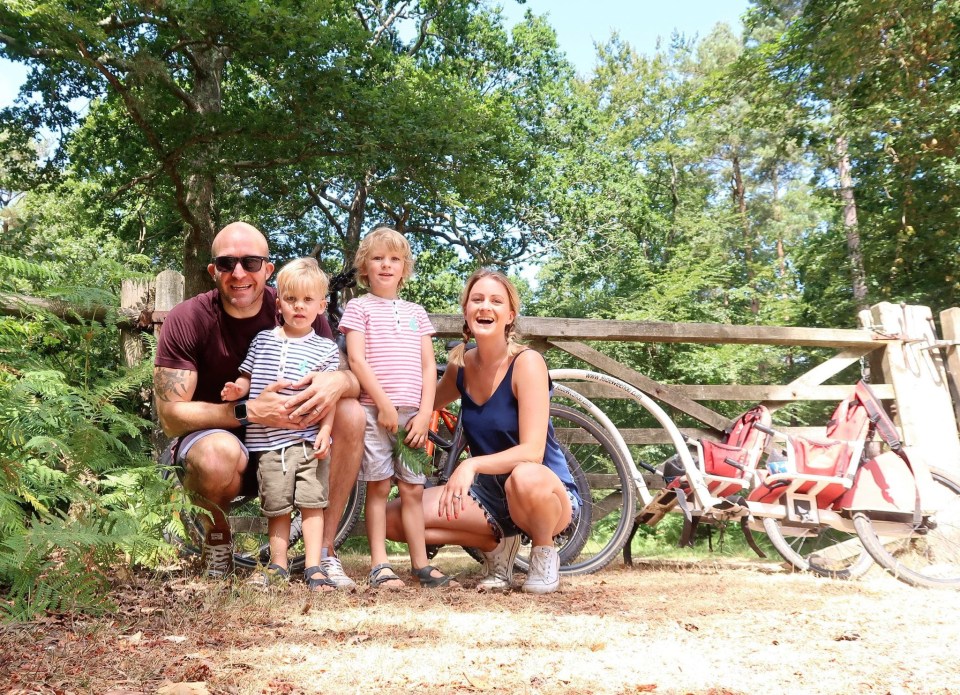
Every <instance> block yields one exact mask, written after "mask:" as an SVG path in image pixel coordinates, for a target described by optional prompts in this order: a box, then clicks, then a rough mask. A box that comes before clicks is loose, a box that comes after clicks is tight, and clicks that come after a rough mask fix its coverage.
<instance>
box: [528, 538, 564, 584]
mask: <svg viewBox="0 0 960 695" xmlns="http://www.w3.org/2000/svg"><path fill="white" fill-rule="evenodd" d="M559 588H560V554H559V553H558V552H557V549H556V548H555V547H553V546H552V545H535V546H534V547H533V550H532V551H530V571H529V572H528V573H527V581H525V582H524V583H523V586H521V587H520V590H521V591H523V592H524V593H527V594H549V593H551V592H553V591H556V590H557V589H559Z"/></svg>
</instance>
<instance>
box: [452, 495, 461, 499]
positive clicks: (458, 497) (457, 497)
mask: <svg viewBox="0 0 960 695" xmlns="http://www.w3.org/2000/svg"><path fill="white" fill-rule="evenodd" d="M461 497H463V495H454V496H453V499H455V500H458V499H460V498H461Z"/></svg>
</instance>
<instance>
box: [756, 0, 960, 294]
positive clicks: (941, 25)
mask: <svg viewBox="0 0 960 695" xmlns="http://www.w3.org/2000/svg"><path fill="white" fill-rule="evenodd" d="M757 6H758V7H757V10H756V12H755V13H754V14H753V17H752V20H751V26H752V27H758V26H762V25H764V24H767V25H772V24H776V23H778V22H779V23H780V26H782V27H783V29H782V31H781V32H780V33H779V35H778V36H776V37H775V39H774V40H772V41H765V42H760V43H758V44H757V45H756V46H755V48H754V49H753V51H752V52H751V53H752V56H751V59H756V60H757V61H758V62H756V63H754V67H756V66H758V65H762V66H763V67H764V71H765V73H766V74H767V75H768V78H769V79H768V83H769V84H770V85H775V86H776V88H778V89H779V90H781V94H783V95H784V96H785V98H786V99H787V100H789V101H791V102H792V103H795V104H798V105H803V106H804V108H806V109H807V111H808V124H809V125H808V132H809V133H810V134H811V137H810V139H809V140H808V144H809V146H810V147H811V151H812V152H815V153H816V157H817V159H818V160H819V168H820V170H821V171H822V172H823V173H824V176H823V178H822V180H821V184H822V187H823V189H824V190H825V191H826V190H829V191H830V192H831V195H832V196H833V197H834V200H835V205H837V207H838V209H842V210H843V212H844V215H843V217H842V218H840V217H836V218H834V219H835V221H833V222H831V224H830V225H829V226H827V227H825V228H824V229H823V230H821V231H820V233H818V234H817V235H814V237H812V238H811V242H816V241H817V240H819V241H820V243H821V246H822V247H824V248H828V247H829V248H833V247H834V245H833V244H832V243H831V244H826V243H823V242H825V241H826V239H824V234H830V235H832V234H835V233H842V234H843V236H845V237H846V243H847V248H848V252H847V258H846V261H845V264H846V265H847V267H848V268H849V272H848V276H847V277H848V283H847V289H846V294H847V296H848V297H849V299H848V300H847V301H848V302H850V303H852V304H856V305H863V304H867V303H869V302H870V301H876V300H878V299H900V300H903V301H919V302H923V303H928V304H932V305H940V306H944V305H948V304H951V303H954V301H955V299H954V298H955V297H956V294H957V290H958V289H960V288H958V287H957V283H956V278H957V277H960V274H958V261H957V258H956V254H954V253H943V250H944V249H945V248H951V247H953V246H955V245H956V243H957V241H958V238H957V236H956V235H955V234H953V231H954V230H956V229H957V225H956V213H955V210H956V206H955V205H954V204H953V201H954V200H955V199H956V196H957V179H956V173H957V171H956V167H955V165H954V163H953V161H952V160H953V157H954V153H955V151H956V145H957V143H958V139H957V138H958V133H957V130H956V129H955V128H954V126H953V123H952V120H953V119H952V118H951V117H950V116H949V115H948V114H949V113H950V111H951V109H952V108H953V105H954V104H955V103H956V100H957V97H958V90H957V78H956V71H957V59H958V52H957V46H956V41H955V40H954V37H955V35H956V30H957V11H958V5H957V3H956V2H930V1H924V0H909V1H908V2H899V3H894V2H888V1H887V0H884V1H883V2H875V3H858V2H851V1H846V0H845V1H842V2H825V1H823V0H809V1H808V2H779V1H775V0H763V1H762V2H758V3H757ZM824 126H826V127H824ZM948 160H949V161H948ZM837 196H839V197H840V200H837ZM837 225H839V226H840V229H839V230H838V229H837ZM811 258H812V256H811ZM861 259H862V260H861ZM861 263H862V267H861ZM817 265H819V266H820V267H821V268H822V269H823V271H825V272H827V273H832V272H833V268H832V267H831V266H830V264H829V263H820V264H817ZM812 268H813V266H811V269H812ZM828 283H829V280H828V278H823V282H821V281H820V280H815V281H814V282H813V283H812V284H813V285H815V286H826V285H827V284H828Z"/></svg>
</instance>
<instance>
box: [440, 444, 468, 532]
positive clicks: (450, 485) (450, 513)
mask: <svg viewBox="0 0 960 695" xmlns="http://www.w3.org/2000/svg"><path fill="white" fill-rule="evenodd" d="M476 476H477V474H476V469H475V467H474V462H473V459H471V458H469V457H468V458H466V459H464V460H463V461H461V462H460V465H458V466H457V467H456V468H455V469H454V471H453V474H452V475H451V476H450V480H448V481H447V484H446V485H444V486H443V492H442V493H441V494H440V503H439V508H438V509H437V515H438V516H439V517H441V518H443V517H446V518H447V519H458V518H460V512H461V511H463V507H464V505H465V504H466V503H467V497H468V495H469V491H470V486H471V485H473V479H474V478H476Z"/></svg>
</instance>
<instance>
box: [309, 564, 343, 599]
mask: <svg viewBox="0 0 960 695" xmlns="http://www.w3.org/2000/svg"><path fill="white" fill-rule="evenodd" d="M303 578H304V579H305V580H306V582H307V586H308V587H310V591H315V592H317V593H321V594H325V593H327V592H330V591H336V590H337V585H336V583H335V582H334V581H333V580H332V579H330V578H329V577H328V576H327V573H326V572H324V571H323V568H322V567H320V566H319V565H314V566H313V567H307V568H306V569H305V570H303Z"/></svg>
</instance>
